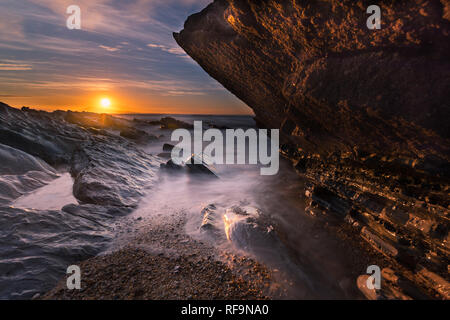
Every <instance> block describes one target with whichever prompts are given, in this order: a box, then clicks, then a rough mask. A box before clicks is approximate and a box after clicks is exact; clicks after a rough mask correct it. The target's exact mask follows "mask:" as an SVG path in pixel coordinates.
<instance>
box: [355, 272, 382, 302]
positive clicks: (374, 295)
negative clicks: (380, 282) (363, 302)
mask: <svg viewBox="0 0 450 320" xmlns="http://www.w3.org/2000/svg"><path fill="white" fill-rule="evenodd" d="M369 277H370V276H368V275H361V276H359V277H358V279H357V280H356V285H357V287H358V289H359V290H360V291H361V293H362V294H363V295H364V296H365V297H366V298H367V299H369V300H383V296H382V295H381V294H380V291H379V290H376V289H375V288H373V289H369V288H368V286H367V280H368V279H369Z"/></svg>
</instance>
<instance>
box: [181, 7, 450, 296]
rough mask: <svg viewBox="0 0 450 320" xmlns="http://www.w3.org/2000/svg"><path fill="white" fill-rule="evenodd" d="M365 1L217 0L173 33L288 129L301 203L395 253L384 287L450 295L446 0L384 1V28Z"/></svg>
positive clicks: (268, 118) (285, 149) (263, 122)
mask: <svg viewBox="0 0 450 320" xmlns="http://www.w3.org/2000/svg"><path fill="white" fill-rule="evenodd" d="M371 4H372V3H369V2H367V1H337V0H327V1H309V2H308V1H294V0H290V1H288V0H284V1H266V2H261V1H256V0H246V1H236V0H216V1H214V3H212V4H210V5H209V6H208V7H207V8H205V9H204V10H203V11H202V12H200V13H197V14H194V15H192V16H190V17H189V18H188V20H187V21H186V23H185V26H184V30H182V31H181V32H180V33H175V34H174V37H175V40H176V41H177V42H178V44H179V45H180V46H181V47H182V48H183V49H184V50H185V51H186V52H187V53H188V54H189V55H190V56H191V57H192V58H193V59H194V60H195V61H197V62H198V63H199V64H200V66H201V67H202V68H203V69H204V70H205V71H206V72H207V73H208V74H209V75H211V76H212V77H213V78H215V79H216V80H217V81H219V82H220V83H221V84H222V85H223V86H224V87H225V88H227V89H228V90H229V91H230V92H232V93H233V94H235V95H236V96H237V97H238V98H240V99H241V100H242V101H244V102H245V103H247V105H248V106H250V107H251V108H252V109H253V110H254V112H255V114H256V120H257V122H258V123H259V124H260V126H262V127H268V128H280V129H281V133H282V135H281V137H282V146H281V153H282V154H283V155H285V156H286V157H287V158H289V159H291V160H292V162H293V164H294V166H295V167H296V169H297V171H298V172H299V173H300V174H302V175H304V176H305V178H306V179H307V180H308V181H309V184H308V185H309V187H307V190H306V191H303V192H301V193H305V194H306V196H305V201H306V202H307V205H308V207H307V211H308V212H310V213H311V214H313V215H315V216H318V217H324V216H325V217H326V219H331V217H333V219H335V220H336V221H337V223H342V224H345V223H350V225H352V226H353V227H354V230H355V231H354V232H356V233H358V234H359V235H361V237H362V239H364V240H365V241H366V242H367V243H368V244H370V245H371V246H372V247H374V248H375V249H376V250H378V251H380V252H381V253H382V254H384V255H385V256H386V257H388V259H390V261H391V262H392V265H391V267H392V268H394V269H395V270H394V272H396V273H398V274H400V275H401V276H400V278H401V279H403V280H401V281H400V280H398V278H393V279H394V280H392V278H391V280H392V281H391V282H392V283H391V286H390V288H391V289H389V290H388V291H389V292H386V291H384V292H381V293H380V292H377V294H378V295H379V296H383V295H384V296H385V297H386V296H388V297H397V298H399V297H405V296H402V295H401V294H400V293H398V292H403V293H402V294H405V295H406V296H409V297H413V298H414V297H421V296H420V294H418V293H417V292H418V291H421V290H422V291H426V292H427V294H428V296H433V297H440V298H449V297H450V288H449V285H448V265H449V257H450V254H449V253H450V250H449V240H450V238H449V234H448V231H449V230H448V229H449V206H450V201H449V177H450V166H449V157H450V152H449V151H450V142H449V138H450V137H449V125H448V123H449V120H450V105H449V99H448V94H449V92H450V60H449V58H448V57H450V21H449V19H450V13H449V12H450V1H448V0H441V1H439V0H432V1H431V0H429V1H423V0H415V1H379V4H380V7H381V10H382V11H381V14H382V16H381V27H382V28H381V29H380V30H369V29H368V28H367V27H366V20H367V18H368V17H369V14H367V13H366V9H367V7H368V6H369V5H371ZM299 193H300V191H299ZM329 213H334V214H331V215H329ZM339 221H340V222H339ZM402 281H403V282H402ZM405 281H406V282H407V283H408V285H405V283H406V282H405ZM410 283H413V286H414V287H417V288H419V289H420V288H421V289H420V290H419V289H418V291H417V292H416V291H415V290H412V289H411V285H410ZM405 288H406V289H405ZM408 288H409V289H408Z"/></svg>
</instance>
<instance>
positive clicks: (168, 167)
mask: <svg viewBox="0 0 450 320" xmlns="http://www.w3.org/2000/svg"><path fill="white" fill-rule="evenodd" d="M160 167H161V169H165V170H169V171H172V172H174V171H180V170H183V169H184V167H183V166H181V165H178V164H175V163H174V162H173V161H172V159H170V160H168V161H167V162H166V163H161V165H160Z"/></svg>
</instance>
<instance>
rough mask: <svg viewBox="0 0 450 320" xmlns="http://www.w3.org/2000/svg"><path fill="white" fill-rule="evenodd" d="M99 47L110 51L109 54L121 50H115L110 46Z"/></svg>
mask: <svg viewBox="0 0 450 320" xmlns="http://www.w3.org/2000/svg"><path fill="white" fill-rule="evenodd" d="M98 47H99V48H102V49H105V50H106V51H109V52H116V51H119V50H120V49H119V48H113V47H108V46H104V45H99V46H98Z"/></svg>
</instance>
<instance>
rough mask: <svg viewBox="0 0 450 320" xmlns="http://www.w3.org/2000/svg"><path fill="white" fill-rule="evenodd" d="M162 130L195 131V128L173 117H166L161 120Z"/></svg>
mask: <svg viewBox="0 0 450 320" xmlns="http://www.w3.org/2000/svg"><path fill="white" fill-rule="evenodd" d="M160 123H161V129H171V130H173V129H193V128H194V126H193V125H191V124H188V123H186V122H183V121H180V120H177V119H175V118H172V117H164V118H162V119H161V120H160Z"/></svg>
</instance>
